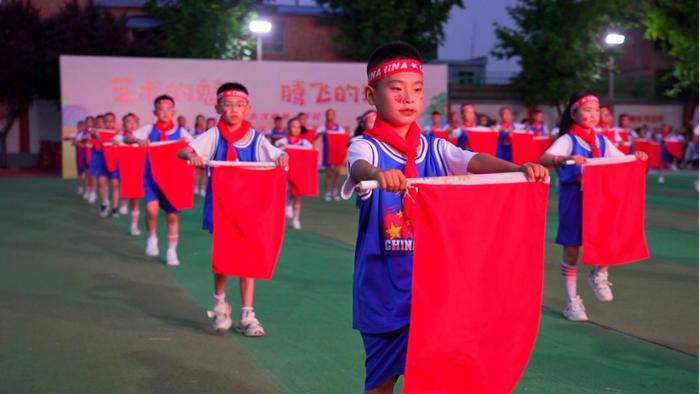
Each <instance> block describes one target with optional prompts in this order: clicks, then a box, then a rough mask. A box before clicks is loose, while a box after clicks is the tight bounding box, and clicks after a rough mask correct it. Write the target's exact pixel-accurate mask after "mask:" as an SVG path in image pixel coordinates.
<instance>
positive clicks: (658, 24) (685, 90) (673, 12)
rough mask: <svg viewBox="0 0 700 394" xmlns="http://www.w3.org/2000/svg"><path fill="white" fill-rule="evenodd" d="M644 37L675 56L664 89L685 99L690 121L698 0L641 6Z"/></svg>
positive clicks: (695, 77)
mask: <svg viewBox="0 0 700 394" xmlns="http://www.w3.org/2000/svg"><path fill="white" fill-rule="evenodd" d="M641 21H642V24H643V25H644V27H645V28H646V31H645V32H644V37H645V38H647V39H650V40H654V41H657V42H658V43H660V44H661V46H662V48H663V49H664V50H665V51H666V52H667V53H668V54H669V55H671V57H673V59H674V63H673V70H672V71H671V73H670V74H669V75H668V77H670V78H672V79H673V80H674V84H673V86H672V87H671V89H670V90H668V91H667V92H666V94H668V95H669V96H672V97H681V98H684V99H686V101H687V106H689V108H686V119H685V122H686V123H689V122H690V120H691V119H692V118H693V114H694V113H695V108H696V106H697V100H698V2H697V0H656V1H653V2H651V1H649V2H646V3H644V4H643V5H642V18H641Z"/></svg>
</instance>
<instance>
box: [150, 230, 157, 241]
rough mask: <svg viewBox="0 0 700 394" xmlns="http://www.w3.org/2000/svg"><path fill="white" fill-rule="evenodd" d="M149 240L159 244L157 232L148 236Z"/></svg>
mask: <svg viewBox="0 0 700 394" xmlns="http://www.w3.org/2000/svg"><path fill="white" fill-rule="evenodd" d="M148 240H149V241H154V242H158V236H157V235H156V232H155V231H154V232H152V233H149V234H148Z"/></svg>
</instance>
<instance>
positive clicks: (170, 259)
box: [165, 248, 180, 267]
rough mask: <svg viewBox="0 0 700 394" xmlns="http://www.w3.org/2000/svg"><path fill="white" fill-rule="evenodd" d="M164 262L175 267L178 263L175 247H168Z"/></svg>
mask: <svg viewBox="0 0 700 394" xmlns="http://www.w3.org/2000/svg"><path fill="white" fill-rule="evenodd" d="M165 262H166V264H168V265H169V266H170V267H177V266H178V265H180V260H179V259H178V258H177V250H175V248H168V252H167V253H166V256H165Z"/></svg>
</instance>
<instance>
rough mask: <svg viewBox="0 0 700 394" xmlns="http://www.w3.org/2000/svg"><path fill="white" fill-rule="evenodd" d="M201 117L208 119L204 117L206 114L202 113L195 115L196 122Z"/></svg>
mask: <svg viewBox="0 0 700 394" xmlns="http://www.w3.org/2000/svg"><path fill="white" fill-rule="evenodd" d="M199 118H202V119H204V120H206V118H205V117H204V115H202V114H197V116H195V117H194V121H195V122H196V121H197V119H199Z"/></svg>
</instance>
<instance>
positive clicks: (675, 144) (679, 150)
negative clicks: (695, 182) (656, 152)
mask: <svg viewBox="0 0 700 394" xmlns="http://www.w3.org/2000/svg"><path fill="white" fill-rule="evenodd" d="M683 144H684V142H683V141H672V140H666V141H664V145H665V146H666V151H667V152H668V154H669V155H671V156H673V157H675V158H676V159H678V160H683Z"/></svg>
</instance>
